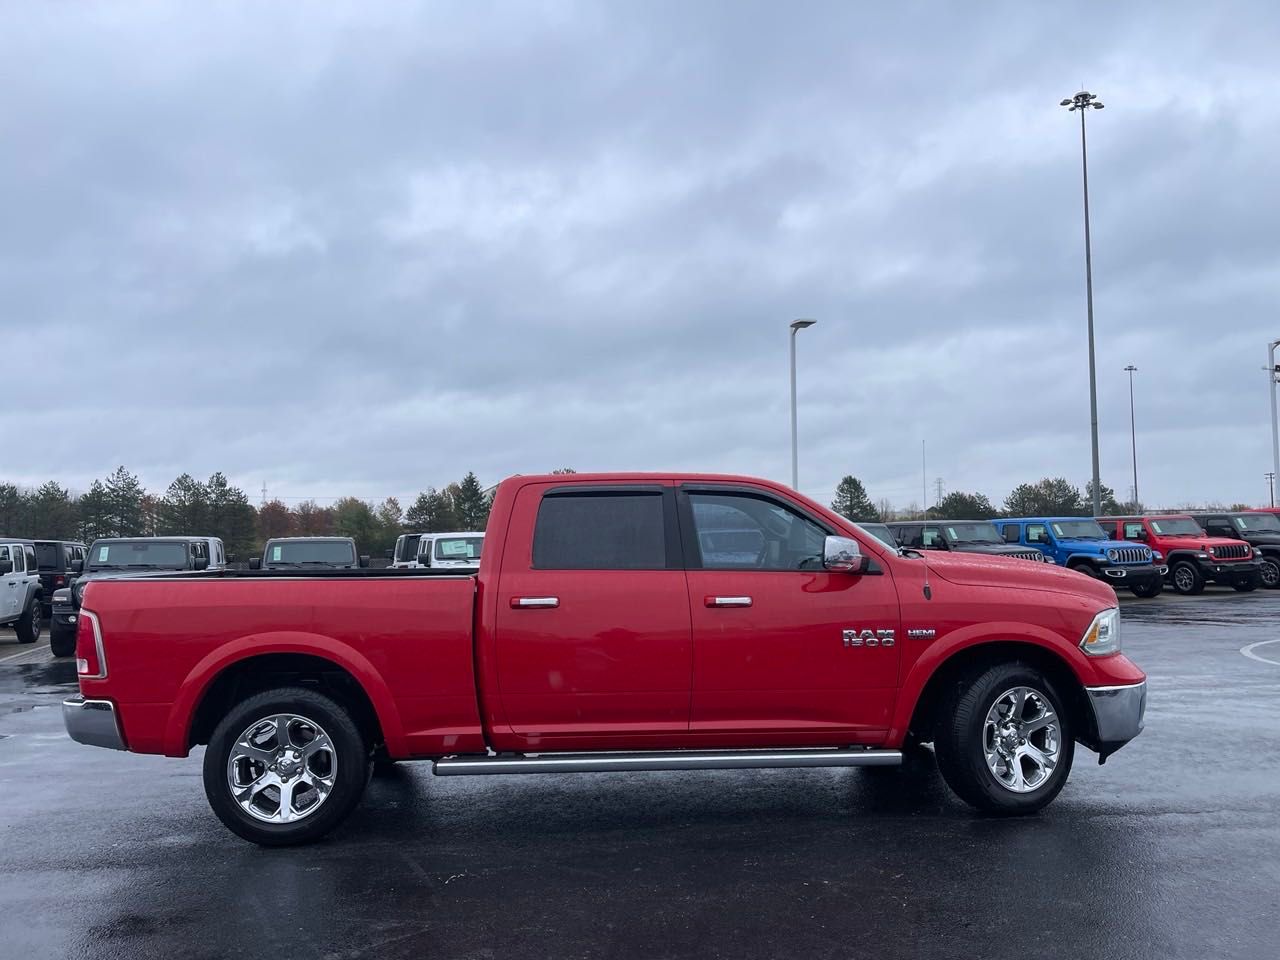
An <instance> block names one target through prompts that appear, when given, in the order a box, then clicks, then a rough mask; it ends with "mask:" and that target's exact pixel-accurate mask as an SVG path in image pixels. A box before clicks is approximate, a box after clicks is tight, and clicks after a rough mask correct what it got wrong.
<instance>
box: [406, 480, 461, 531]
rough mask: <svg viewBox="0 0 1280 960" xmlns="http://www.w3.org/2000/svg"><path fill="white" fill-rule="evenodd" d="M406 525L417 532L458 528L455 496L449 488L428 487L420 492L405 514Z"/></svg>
mask: <svg viewBox="0 0 1280 960" xmlns="http://www.w3.org/2000/svg"><path fill="white" fill-rule="evenodd" d="M404 522H405V526H406V527H407V528H408V529H410V530H412V531H414V532H415V533H443V532H445V531H448V530H456V529H458V520H457V518H456V517H455V516H454V512H453V498H452V497H450V496H449V492H448V491H447V490H437V489H436V488H435V487H427V489H426V490H424V491H422V493H420V494H418V498H417V499H416V500H414V501H413V506H411V507H410V508H409V512H408V513H407V514H405V519H404Z"/></svg>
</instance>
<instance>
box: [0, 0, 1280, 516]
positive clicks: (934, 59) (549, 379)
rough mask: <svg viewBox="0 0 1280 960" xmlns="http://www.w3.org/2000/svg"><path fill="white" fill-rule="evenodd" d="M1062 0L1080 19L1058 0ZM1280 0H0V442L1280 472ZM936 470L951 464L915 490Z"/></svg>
mask: <svg viewBox="0 0 1280 960" xmlns="http://www.w3.org/2000/svg"><path fill="white" fill-rule="evenodd" d="M1068 14H1070V15H1071V16H1072V17H1074V19H1069V18H1068ZM1278 49H1280V8H1277V6H1276V5H1275V4H1273V3H1267V2H1258V3H1255V4H1239V5H1232V4H1226V3H1223V4H1204V3H1196V4H1187V5H1185V6H1182V7H1180V8H1179V7H1177V6H1175V5H1173V4H1168V3H1154V4H1148V5H1141V4H1126V5H1124V9H1123V11H1122V10H1120V9H1118V8H1117V7H1116V5H1112V4H1101V5H1098V6H1097V7H1093V8H1091V7H1090V5H1088V4H1075V5H1071V6H1070V7H1061V6H1060V7H1058V8H1056V10H1051V9H1050V8H1049V7H1047V6H1044V5H1028V4H1024V3H1010V4H1005V5H1000V4H978V5H974V4H954V5H944V4H936V3H929V4H920V5H912V4H871V3H858V4H854V3H845V2H834V3H817V2H793V3H745V2H732V3H730V2H725V3H696V2H689V0H682V2H669V3H663V2H652V0H650V2H643V3H634V4H624V3H620V2H615V0H611V2H608V3H599V2H593V3H581V4H578V3H569V2H557V3H542V4H535V3H523V2H522V3H514V2H512V3H498V4H490V3H476V2H468V3H451V4H411V3H394V4H369V3H355V4H350V5H344V4H336V3H331V4H327V5H320V4H307V5H293V4H275V5H264V4H257V3H253V4H244V5H236V4H231V3H227V4H199V5H193V4H178V3H173V4H163V5H152V4H143V3H121V4H94V5H88V4H84V5H74V6H73V5H65V4H46V3H40V2H34V0H33V2H31V3H25V4H15V3H4V4H3V5H2V6H0V357H2V358H3V361H4V362H3V366H2V369H3V371H4V374H5V376H6V378H7V380H8V382H7V389H6V390H5V391H4V394H5V397H6V398H7V399H6V400H5V401H4V402H0V480H8V481H12V482H17V483H20V484H35V483H38V482H41V481H43V480H45V479H50V478H53V479H57V480H59V481H61V482H63V483H65V484H68V485H70V486H72V487H73V488H76V489H84V488H85V487H86V486H87V485H88V483H89V482H90V481H91V480H92V479H93V478H94V477H96V476H103V475H105V474H106V473H108V472H109V471H110V470H112V469H113V468H114V467H115V465H117V464H121V463H123V464H125V465H127V466H128V467H129V468H130V469H132V470H133V471H135V472H136V473H138V474H139V475H140V476H141V478H142V480H143V481H144V483H145V484H146V485H147V486H148V487H150V488H153V489H157V490H163V488H164V487H165V486H166V485H167V484H168V482H169V481H170V480H172V479H173V477H174V476H176V475H177V474H179V473H181V472H183V471H187V472H190V473H192V474H195V475H197V476H201V477H203V476H207V475H208V474H209V473H211V472H212V471H214V470H223V471H224V472H225V473H227V474H228V476H230V477H231V478H232V480H233V481H235V482H236V483H238V484H240V485H241V486H243V487H245V488H246V489H247V490H249V492H250V493H251V496H252V497H253V499H254V500H255V501H256V500H257V499H258V496H259V488H260V487H261V485H262V484H263V482H265V483H266V484H267V486H268V489H269V493H270V495H272V496H281V497H286V498H294V499H296V498H301V497H306V496H317V497H322V498H323V497H330V496H337V495H343V494H348V493H350V494H355V495H358V496H364V497H368V498H371V499H372V498H381V497H384V496H387V495H397V496H400V497H402V498H407V497H410V496H411V495H412V494H413V493H415V492H416V491H418V490H420V489H422V488H423V487H425V486H427V485H435V486H441V485H443V484H445V483H447V482H449V481H450V480H453V479H456V478H458V477H460V476H461V475H462V474H463V473H464V472H465V471H467V470H474V471H475V472H476V474H477V475H478V476H479V477H480V479H481V481H482V482H484V483H485V484H489V483H493V482H496V481H497V480H499V479H501V478H502V477H504V476H507V475H509V474H512V473H532V472H541V471H545V470H550V469H552V468H555V467H560V466H572V467H575V468H577V469H578V470H580V471H583V470H589V469H606V470H661V469H680V470H716V471H734V472H742V473H749V474H757V475H764V476H768V477H774V478H778V479H787V478H788V477H789V473H790V446H789V433H788V379H787V378H788V373H787V334H788V330H787V323H788V321H790V320H791V319H792V318H795V317H816V318H817V319H818V325H817V326H815V327H813V328H812V329H810V330H806V331H804V332H803V333H802V334H800V337H799V340H798V348H799V370H800V377H799V381H800V390H799V410H800V486H801V488H802V489H803V490H804V491H805V492H806V493H809V494H811V495H813V496H815V497H818V498H820V499H823V500H830V498H831V494H832V491H833V488H834V487H835V485H836V482H837V481H838V480H839V478H840V477H841V476H842V475H844V474H846V473H852V474H854V475H856V476H858V477H860V478H862V479H863V480H864V482H865V483H866V486H867V488H868V491H869V492H870V494H871V496H872V497H873V498H880V497H887V498H889V499H890V500H892V501H894V502H895V503H896V504H898V505H903V504H905V503H908V502H911V501H919V500H920V498H921V494H920V488H921V464H920V453H921V441H922V440H924V441H927V443H928V451H929V464H928V479H929V481H930V485H931V486H932V482H933V479H934V478H935V477H939V476H940V477H942V479H943V484H944V487H945V489H946V490H957V489H958V490H978V491H982V492H985V493H987V494H988V495H989V496H991V497H992V499H993V500H995V501H996V502H997V503H998V502H999V501H1000V500H1002V499H1003V498H1004V497H1005V495H1006V494H1007V493H1008V491H1009V489H1010V488H1011V487H1012V486H1013V485H1015V484H1016V483H1018V482H1020V481H1023V480H1035V479H1037V478H1039V477H1042V476H1046V475H1055V476H1056V475H1063V476H1066V477H1068V478H1069V479H1071V480H1072V481H1073V482H1075V483H1077V484H1079V485H1080V486H1081V487H1083V486H1084V483H1085V481H1086V480H1087V479H1088V477H1089V474H1090V462H1089V403H1088V367H1087V342H1086V336H1085V297H1084V249H1083V229H1082V212H1081V190H1080V138H1079V125H1078V122H1077V119H1076V115H1074V114H1068V113H1067V112H1066V111H1065V110H1063V109H1061V108H1060V107H1059V106H1058V101H1059V100H1061V99H1062V98H1063V97H1066V96H1070V95H1071V94H1073V93H1075V92H1076V90H1078V89H1079V88H1080V85H1081V84H1082V83H1083V84H1085V85H1086V86H1087V88H1088V89H1090V90H1092V91H1094V92H1095V93H1097V94H1099V95H1100V96H1101V98H1102V99H1103V101H1104V102H1105V103H1106V109H1105V110H1103V111H1101V112H1097V113H1091V114H1090V115H1089V124H1090V125H1089V135H1090V140H1089V146H1090V160H1091V165H1090V172H1091V180H1090V186H1091V190H1092V197H1091V199H1092V204H1093V239H1094V281H1095V311H1096V321H1097V346H1098V389H1099V420H1100V429H1101V440H1102V475H1103V482H1104V483H1106V484H1108V485H1110V486H1113V487H1115V488H1116V491H1117V493H1118V495H1119V496H1120V497H1121V498H1122V499H1123V498H1124V497H1125V496H1126V495H1127V492H1128V490H1129V486H1130V483H1131V481H1130V458H1129V406H1128V387H1127V375H1126V374H1125V373H1124V371H1123V368H1124V367H1125V365H1126V364H1129V363H1134V364H1136V365H1137V366H1138V368H1139V372H1138V374H1137V380H1136V386H1137V422H1138V438H1137V439H1138V455H1139V484H1140V492H1141V494H1142V496H1143V499H1144V500H1146V501H1147V502H1148V503H1149V504H1155V505H1175V504H1179V503H1182V502H1185V501H1206V500H1222V501H1227V502H1230V501H1236V500H1240V501H1249V502H1256V503H1260V502H1262V501H1263V500H1264V499H1265V494H1266V484H1265V481H1264V479H1263V473H1264V471H1266V470H1269V469H1270V443H1269V441H1270V436H1269V408H1268V401H1267V378H1266V374H1265V373H1263V372H1262V369H1261V367H1262V365H1263V364H1264V363H1265V360H1266V343H1267V341H1268V340H1270V339H1273V338H1275V337H1280V189H1277V175H1276V170H1277V163H1278V161H1277V156H1280V122H1278V121H1280V97H1277V90H1280V57H1277V50H1278ZM931 496H932V494H931Z"/></svg>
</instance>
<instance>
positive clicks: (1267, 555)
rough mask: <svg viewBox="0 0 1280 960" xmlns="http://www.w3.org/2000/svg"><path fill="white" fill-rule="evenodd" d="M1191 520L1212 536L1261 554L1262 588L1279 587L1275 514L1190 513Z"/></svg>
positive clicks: (1279, 533)
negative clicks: (1250, 548)
mask: <svg viewBox="0 0 1280 960" xmlns="http://www.w3.org/2000/svg"><path fill="white" fill-rule="evenodd" d="M1191 519H1192V520H1194V521H1195V522H1196V523H1198V524H1200V526H1202V527H1204V529H1205V532H1206V533H1208V534H1209V536H1211V537H1222V538H1223V539H1226V540H1243V541H1244V542H1245V543H1247V544H1248V545H1249V546H1251V547H1253V549H1254V550H1255V551H1256V552H1257V553H1260V554H1261V555H1262V556H1261V557H1259V559H1260V560H1261V561H1262V568H1261V571H1260V572H1261V574H1262V585H1263V586H1264V587H1267V588H1268V589H1270V590H1274V589H1276V588H1277V587H1280V517H1277V516H1276V515H1275V514H1274V513H1260V512H1253V511H1250V512H1249V513H1193V514H1192V515H1191Z"/></svg>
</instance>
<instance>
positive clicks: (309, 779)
mask: <svg viewBox="0 0 1280 960" xmlns="http://www.w3.org/2000/svg"><path fill="white" fill-rule="evenodd" d="M337 773H338V754H337V752H336V751H335V750H334V747H333V741H332V740H330V739H329V735H328V734H327V733H325V732H324V730H323V729H322V728H321V727H320V725H319V724H318V723H316V722H315V721H313V720H309V719H307V718H306V717H300V716H297V715H296V714H291V713H282V714H276V715H275V716H270V717H264V718H263V719H261V720H256V721H254V722H253V723H252V724H250V725H249V727H248V728H247V729H246V730H245V731H244V732H243V733H242V734H240V736H238V737H237V738H236V742H235V745H234V746H232V748H231V755H230V756H229V757H228V759H227V787H228V788H229V789H230V790H231V796H232V797H233V798H234V799H235V801H236V803H238V804H239V805H240V808H241V809H242V810H244V812H245V813H247V814H249V816H251V817H253V818H254V819H255V820H261V821H263V822H264V823H295V822H297V821H298V820H301V819H303V818H304V817H309V816H311V814H313V813H315V812H316V811H317V810H318V809H320V805H321V804H322V803H324V801H325V799H326V798H327V797H328V796H329V793H330V792H331V791H332V790H333V785H334V780H335V778H336V776H337Z"/></svg>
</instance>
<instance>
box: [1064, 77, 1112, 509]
mask: <svg viewBox="0 0 1280 960" xmlns="http://www.w3.org/2000/svg"><path fill="white" fill-rule="evenodd" d="M1060 105H1061V106H1064V107H1066V108H1067V109H1068V110H1071V111H1077V110H1078V111H1079V112H1080V164H1081V169H1082V171H1083V175H1084V289H1085V299H1086V300H1087V302H1088V306H1089V426H1090V431H1091V434H1092V439H1093V515H1094V516H1095V517H1096V516H1098V515H1099V514H1100V513H1102V478H1101V477H1100V476H1099V471H1098V374H1097V370H1096V368H1095V366H1094V359H1093V249H1092V246H1091V244H1090V239H1089V148H1088V145H1087V144H1086V142H1085V136H1084V115H1085V113H1086V112H1088V110H1089V108H1090V107H1092V108H1093V109H1095V110H1101V109H1102V104H1101V103H1100V102H1099V101H1098V98H1097V97H1095V96H1094V95H1093V94H1092V93H1090V92H1089V91H1088V90H1081V91H1080V92H1079V93H1077V94H1076V95H1075V96H1074V97H1072V98H1070V99H1069V100H1063V101H1062V103H1061V104H1060Z"/></svg>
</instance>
